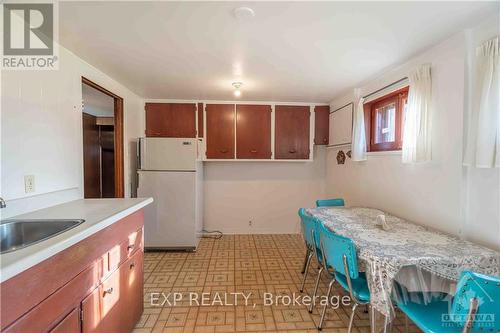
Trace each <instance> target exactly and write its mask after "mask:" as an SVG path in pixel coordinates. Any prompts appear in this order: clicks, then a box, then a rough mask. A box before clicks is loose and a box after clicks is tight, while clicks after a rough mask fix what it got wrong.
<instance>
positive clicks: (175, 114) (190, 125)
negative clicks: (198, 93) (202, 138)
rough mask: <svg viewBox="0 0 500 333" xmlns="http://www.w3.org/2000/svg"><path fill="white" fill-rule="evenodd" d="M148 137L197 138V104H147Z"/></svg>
mask: <svg viewBox="0 0 500 333" xmlns="http://www.w3.org/2000/svg"><path fill="white" fill-rule="evenodd" d="M146 136H148V137H167V138H195V137H196V104H195V103H146Z"/></svg>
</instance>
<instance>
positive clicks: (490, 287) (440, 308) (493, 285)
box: [397, 271, 500, 333]
mask: <svg viewBox="0 0 500 333" xmlns="http://www.w3.org/2000/svg"><path fill="white" fill-rule="evenodd" d="M410 294H411V293H410ZM417 296H418V295H417ZM409 299H411V300H412V301H410V300H409ZM414 299H417V300H418V299H419V297H408V298H405V299H404V300H403V299H401V300H397V304H398V307H399V308H400V309H401V311H403V312H404V313H405V314H406V316H407V317H408V318H410V319H411V320H412V321H413V322H414V323H415V325H417V326H418V327H419V328H420V329H421V330H422V331H424V332H425V333H457V332H459V333H476V332H482V333H486V332H495V333H496V332H500V277H498V276H497V277H493V276H487V275H482V274H478V273H474V272H470V271H464V272H463V273H462V275H461V277H460V280H459V281H458V284H457V289H456V292H455V296H454V297H453V298H451V297H449V298H447V299H446V298H445V299H435V300H431V301H430V302H428V303H427V304H425V303H424V302H420V301H414ZM450 305H451V307H450Z"/></svg>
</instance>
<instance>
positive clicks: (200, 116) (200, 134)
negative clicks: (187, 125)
mask: <svg viewBox="0 0 500 333" xmlns="http://www.w3.org/2000/svg"><path fill="white" fill-rule="evenodd" d="M203 132H204V131H203V103H198V137H199V138H202V137H203Z"/></svg>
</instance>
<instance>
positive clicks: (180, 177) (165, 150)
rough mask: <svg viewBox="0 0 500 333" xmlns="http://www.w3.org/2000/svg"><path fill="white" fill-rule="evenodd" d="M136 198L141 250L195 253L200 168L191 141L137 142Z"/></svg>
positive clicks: (199, 219) (198, 230)
mask: <svg viewBox="0 0 500 333" xmlns="http://www.w3.org/2000/svg"><path fill="white" fill-rule="evenodd" d="M137 154H138V169H139V170H138V171H137V172H138V185H137V195H138V196H139V197H153V198H154V202H153V203H152V204H151V205H148V206H147V207H145V209H144V214H145V215H144V247H145V248H146V249H150V250H178V249H185V250H195V249H196V247H197V246H198V242H199V238H200V237H201V232H202V228H203V168H202V164H201V162H200V161H199V160H198V158H197V157H198V147H197V140H196V139H193V138H186V139H184V138H140V139H139V141H138V147H137Z"/></svg>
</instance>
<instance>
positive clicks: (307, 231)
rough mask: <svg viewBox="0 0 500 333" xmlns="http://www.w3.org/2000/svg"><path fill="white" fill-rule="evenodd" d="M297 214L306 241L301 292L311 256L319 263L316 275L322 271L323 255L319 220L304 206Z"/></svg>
mask: <svg viewBox="0 0 500 333" xmlns="http://www.w3.org/2000/svg"><path fill="white" fill-rule="evenodd" d="M299 216H300V225H301V228H302V235H303V237H304V241H305V243H306V257H305V258H304V265H303V266H302V274H304V277H303V279H302V285H301V287H300V292H303V291H304V285H305V283H306V279H307V273H308V271H309V265H310V264H311V260H312V257H313V256H315V257H316V260H317V261H318V263H319V264H320V268H319V269H320V271H319V275H318V276H320V275H321V272H322V271H323V267H322V265H321V263H322V262H323V256H322V253H321V249H320V246H319V233H318V226H319V225H320V224H321V221H319V220H318V219H316V218H314V217H313V216H311V215H308V214H306V212H305V209H304V208H301V209H299ZM316 289H317V288H316ZM316 289H315V292H314V294H313V297H314V295H315V294H316Z"/></svg>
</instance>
